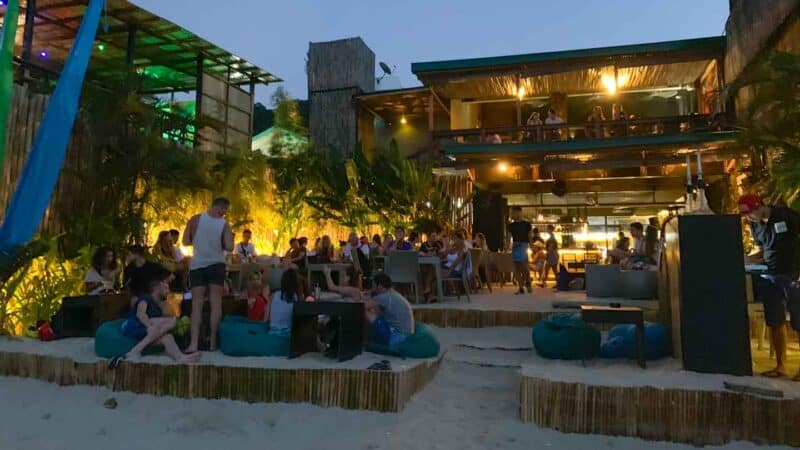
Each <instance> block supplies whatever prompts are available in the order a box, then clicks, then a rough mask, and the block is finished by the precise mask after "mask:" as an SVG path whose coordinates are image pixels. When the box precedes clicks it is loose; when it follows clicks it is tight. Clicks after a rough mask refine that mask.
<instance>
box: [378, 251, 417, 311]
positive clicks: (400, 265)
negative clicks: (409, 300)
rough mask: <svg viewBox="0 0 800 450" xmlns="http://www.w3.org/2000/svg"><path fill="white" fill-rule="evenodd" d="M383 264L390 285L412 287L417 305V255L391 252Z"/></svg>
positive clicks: (415, 253)
mask: <svg viewBox="0 0 800 450" xmlns="http://www.w3.org/2000/svg"><path fill="white" fill-rule="evenodd" d="M384 264H385V267H384V272H385V273H386V275H389V278H391V279H392V284H411V285H413V286H414V303H419V253H417V252H415V251H399V250H392V251H390V252H389V255H388V256H387V257H386V261H385V263H384Z"/></svg>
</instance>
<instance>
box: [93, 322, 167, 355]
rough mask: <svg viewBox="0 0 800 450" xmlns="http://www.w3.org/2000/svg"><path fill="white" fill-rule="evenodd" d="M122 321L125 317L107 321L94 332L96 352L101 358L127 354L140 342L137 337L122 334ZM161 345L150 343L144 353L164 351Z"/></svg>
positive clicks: (150, 353)
mask: <svg viewBox="0 0 800 450" xmlns="http://www.w3.org/2000/svg"><path fill="white" fill-rule="evenodd" d="M122 322H125V319H118V320H113V321H111V322H105V323H103V324H102V325H100V326H99V327H98V328H97V331H95V333H94V353H95V354H96V355H97V356H99V357H100V358H114V357H115V356H125V354H126V353H128V352H129V351H131V349H132V348H133V347H134V346H135V345H136V344H138V343H139V341H138V340H136V339H131V338H129V337H127V336H125V335H124V334H122V328H121V327H122ZM163 350H164V348H163V347H161V346H160V345H150V346H148V347H147V348H146V349H145V350H144V352H143V353H144V354H146V355H152V354H154V353H159V352H161V351H163Z"/></svg>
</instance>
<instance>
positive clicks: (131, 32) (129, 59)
mask: <svg viewBox="0 0 800 450" xmlns="http://www.w3.org/2000/svg"><path fill="white" fill-rule="evenodd" d="M136 31H137V28H136V25H130V26H129V27H128V46H127V47H126V48H125V62H126V64H127V65H128V70H129V71H133V70H134V69H135V68H134V63H135V62H136Z"/></svg>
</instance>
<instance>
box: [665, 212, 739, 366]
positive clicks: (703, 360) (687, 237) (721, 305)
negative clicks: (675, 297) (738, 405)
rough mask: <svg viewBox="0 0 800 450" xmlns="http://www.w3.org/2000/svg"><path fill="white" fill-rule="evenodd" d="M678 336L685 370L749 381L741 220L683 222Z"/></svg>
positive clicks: (687, 218)
mask: <svg viewBox="0 0 800 450" xmlns="http://www.w3.org/2000/svg"><path fill="white" fill-rule="evenodd" d="M678 230H679V234H678V235H679V238H678V239H679V242H680V244H679V245H680V249H679V250H680V279H681V283H680V293H681V298H680V304H679V307H680V319H679V320H680V322H679V323H680V334H681V341H682V342H681V348H682V355H683V365H684V369H686V370H693V371H696V372H708V373H727V374H732V375H751V374H752V363H751V359H750V338H749V332H748V321H747V299H746V293H745V272H744V256H743V255H744V249H743V245H742V230H741V220H740V218H739V217H738V216H717V215H715V216H681V217H680V218H679V221H678Z"/></svg>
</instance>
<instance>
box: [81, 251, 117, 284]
mask: <svg viewBox="0 0 800 450" xmlns="http://www.w3.org/2000/svg"><path fill="white" fill-rule="evenodd" d="M118 275H119V266H118V265H117V254H116V253H115V252H114V249H112V248H111V247H100V248H98V249H97V250H96V251H95V252H94V255H92V268H91V269H89V273H87V274H86V278H85V279H84V280H83V282H84V286H85V287H86V292H87V293H88V294H89V295H96V294H99V293H101V292H106V291H113V290H114V289H115V288H116V287H117V277H118Z"/></svg>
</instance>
